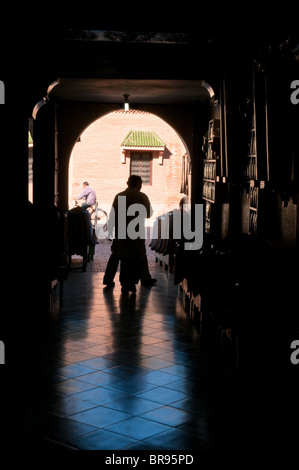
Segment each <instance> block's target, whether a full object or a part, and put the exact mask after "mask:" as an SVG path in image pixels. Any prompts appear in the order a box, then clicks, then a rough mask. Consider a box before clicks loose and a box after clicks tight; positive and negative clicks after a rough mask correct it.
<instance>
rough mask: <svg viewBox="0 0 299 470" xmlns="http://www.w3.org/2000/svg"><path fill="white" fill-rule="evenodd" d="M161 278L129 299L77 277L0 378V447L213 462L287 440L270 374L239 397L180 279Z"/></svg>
mask: <svg viewBox="0 0 299 470" xmlns="http://www.w3.org/2000/svg"><path fill="white" fill-rule="evenodd" d="M154 275H155V277H156V278H157V279H158V283H157V285H155V286H154V287H152V288H146V287H142V286H140V285H138V287H137V293H136V295H135V296H133V295H130V294H129V295H124V294H121V290H120V285H119V282H118V279H117V278H116V283H115V287H114V288H111V289H107V288H104V287H103V284H102V279H103V273H100V272H99V273H82V272H73V273H70V275H69V278H68V280H67V281H66V282H65V290H64V299H63V306H62V310H61V312H60V313H59V314H58V315H57V317H56V318H55V319H51V321H50V324H49V325H48V326H47V328H44V329H42V331H41V332H39V329H38V328H37V329H36V331H32V332H31V333H30V334H29V336H28V337H27V338H23V342H22V345H20V348H19V351H18V353H16V356H15V357H16V359H15V363H14V364H13V365H12V366H11V365H10V364H9V362H11V360H10V358H9V354H8V364H7V366H6V365H5V368H2V369H1V371H0V372H2V373H3V374H4V376H3V377H2V378H3V380H4V386H3V387H2V388H1V393H0V397H1V405H3V406H2V409H3V411H2V417H1V424H2V423H3V428H4V429H5V437H6V439H5V440H2V443H3V448H4V447H5V446H6V443H7V444H8V445H9V444H13V445H14V444H15V442H18V448H27V449H40V448H41V449H56V448H57V449H63V450H69V449H83V450H189V451H193V452H195V451H197V452H198V451H199V452H202V453H206V454H207V453H211V452H212V453H213V452H215V450H216V451H217V450H220V451H225V452H227V451H228V452H232V451H233V450H234V449H235V448H236V447H238V446H239V445H241V444H244V443H246V444H247V445H248V447H249V448H251V447H252V446H254V447H256V445H257V439H258V437H260V441H261V442H262V443H263V442H264V436H265V435H267V436H269V430H270V429H272V430H273V433H274V434H275V435H276V436H279V438H280V439H281V433H282V429H283V434H285V431H286V428H285V427H283V428H279V426H278V421H277V419H278V418H279V416H287V414H286V413H285V414H283V413H273V410H275V409H276V410H277V411H279V410H278V409H277V406H278V404H279V399H280V398H281V395H279V394H278V392H277V388H273V387H272V384H271V385H269V388H267V387H265V384H266V382H267V379H265V380H264V383H263V384H262V383H261V382H260V379H261V377H262V376H265V371H266V369H262V374H261V375H260V376H257V375H256V371H255V370H254V371H253V374H252V375H251V376H247V374H246V380H245V387H244V388H243V390H244V389H245V390H246V393H243V392H242V391H241V390H240V382H239V379H238V380H237V379H236V375H237V374H236V370H235V369H234V367H231V364H230V363H228V361H226V360H225V358H224V355H223V351H221V348H220V341H219V337H218V336H217V332H216V331H214V330H213V331H207V330H206V328H207V326H202V327H200V325H197V324H196V323H195V322H194V321H193V320H192V319H190V318H189V317H188V315H187V314H186V311H185V309H184V307H183V304H182V296H181V294H180V293H179V292H178V287H177V286H176V285H174V283H173V275H172V274H170V273H168V272H164V273H158V272H157V273H155V274H154ZM117 277H118V276H117ZM24 334H25V333H24ZM24 339H25V341H24ZM14 344H16V341H15V342H14ZM7 346H8V347H7V351H8V352H9V351H10V350H11V348H10V347H9V344H8V345H7ZM267 350H268V348H267ZM3 367H4V366H3ZM6 371H7V376H6V377H5V373H6ZM276 382H277V380H276V378H275V382H274V385H275V387H276V385H277V383H276ZM278 385H279V384H278ZM4 390H5V391H4ZM287 393H289V390H287ZM271 400H272V401H271ZM273 403H274V407H273ZM287 404H288V403H287V402H286V401H284V402H283V408H284V410H286V406H287ZM275 406H276V408H275ZM292 409H293V408H292ZM258 435H259V436H258ZM269 442H272V441H269ZM262 445H264V444H262Z"/></svg>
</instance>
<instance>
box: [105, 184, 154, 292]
mask: <svg viewBox="0 0 299 470" xmlns="http://www.w3.org/2000/svg"><path fill="white" fill-rule="evenodd" d="M127 185H128V187H127V189H126V190H125V191H122V192H120V193H118V194H117V195H116V196H115V198H114V201H113V204H112V208H113V210H114V228H115V238H114V240H113V243H112V247H111V252H112V253H111V256H110V259H109V261H108V264H107V267H106V271H105V275H104V279H103V283H104V284H105V285H107V286H112V285H114V282H113V279H114V276H115V274H116V271H117V267H118V263H119V261H120V263H121V266H120V276H119V279H120V283H121V285H122V292H124V293H125V292H129V291H130V292H133V293H134V292H136V284H137V283H138V282H139V280H141V283H142V285H144V286H152V285H154V284H155V283H156V282H157V280H156V279H153V278H152V277H151V275H150V273H149V269H148V261H147V256H146V248H145V237H139V236H138V237H136V238H134V239H132V238H130V237H129V235H128V234H127V231H126V237H125V238H122V237H119V233H118V229H119V226H118V209H119V197H120V196H125V204H126V207H125V217H126V219H125V224H126V226H125V228H126V229H127V226H128V224H129V223H130V221H131V220H132V219H134V217H132V216H131V217H129V216H127V212H128V208H129V207H130V206H132V205H133V204H141V205H142V206H143V207H144V208H145V211H144V213H145V217H146V218H149V217H150V216H151V214H152V208H151V204H150V201H149V199H148V197H147V195H146V194H145V193H143V192H141V188H142V179H141V177H140V176H138V175H131V176H130V177H129V179H128V181H127ZM142 223H144V220H143V221H142ZM109 227H110V228H109V231H110V232H111V229H112V227H111V225H109ZM141 228H142V227H141ZM141 231H142V230H141ZM139 233H140V232H139Z"/></svg>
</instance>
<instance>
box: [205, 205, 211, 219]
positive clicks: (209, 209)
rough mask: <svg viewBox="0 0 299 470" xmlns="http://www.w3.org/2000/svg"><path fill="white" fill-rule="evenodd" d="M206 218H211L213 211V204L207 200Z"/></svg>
mask: <svg viewBox="0 0 299 470" xmlns="http://www.w3.org/2000/svg"><path fill="white" fill-rule="evenodd" d="M205 206H206V207H205V218H206V219H210V218H211V212H212V204H211V203H210V202H209V201H206V204H205Z"/></svg>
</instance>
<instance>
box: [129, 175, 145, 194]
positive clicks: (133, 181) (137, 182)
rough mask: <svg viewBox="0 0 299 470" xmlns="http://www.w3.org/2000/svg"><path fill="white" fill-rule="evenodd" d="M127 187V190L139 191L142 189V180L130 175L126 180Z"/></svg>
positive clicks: (137, 176) (139, 177)
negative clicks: (134, 189)
mask: <svg viewBox="0 0 299 470" xmlns="http://www.w3.org/2000/svg"><path fill="white" fill-rule="evenodd" d="M127 185H128V187H129V188H136V189H139V191H140V189H141V187H142V178H141V176H139V175H131V176H129V178H128V181H127Z"/></svg>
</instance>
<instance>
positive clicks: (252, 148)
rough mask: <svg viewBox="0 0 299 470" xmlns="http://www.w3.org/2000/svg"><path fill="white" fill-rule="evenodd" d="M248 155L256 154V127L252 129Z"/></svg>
mask: <svg viewBox="0 0 299 470" xmlns="http://www.w3.org/2000/svg"><path fill="white" fill-rule="evenodd" d="M248 155H256V138H255V129H252V130H251V131H250V135H249V139H248Z"/></svg>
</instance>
